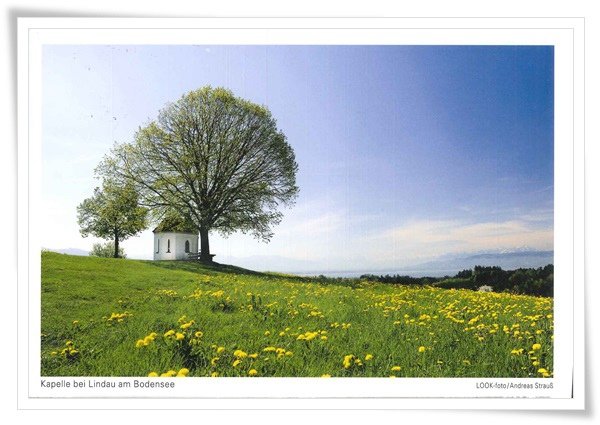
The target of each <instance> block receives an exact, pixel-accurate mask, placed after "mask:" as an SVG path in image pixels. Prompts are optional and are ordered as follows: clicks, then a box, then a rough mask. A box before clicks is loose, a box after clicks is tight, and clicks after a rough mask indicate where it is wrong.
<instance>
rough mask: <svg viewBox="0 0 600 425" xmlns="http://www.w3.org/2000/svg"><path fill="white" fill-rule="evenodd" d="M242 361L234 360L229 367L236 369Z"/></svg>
mask: <svg viewBox="0 0 600 425" xmlns="http://www.w3.org/2000/svg"><path fill="white" fill-rule="evenodd" d="M241 362H242V361H241V360H240V359H236V360H234V361H233V363H232V364H231V366H233V367H236V366H237V365H239V364H240V363H241Z"/></svg>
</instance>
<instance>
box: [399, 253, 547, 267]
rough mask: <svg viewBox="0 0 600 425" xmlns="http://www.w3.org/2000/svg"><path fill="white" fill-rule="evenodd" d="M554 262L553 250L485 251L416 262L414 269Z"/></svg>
mask: <svg viewBox="0 0 600 425" xmlns="http://www.w3.org/2000/svg"><path fill="white" fill-rule="evenodd" d="M553 263H554V251H537V250H519V251H511V252H486V253H480V254H471V255H464V256H456V257H449V258H448V257H445V258H440V259H436V260H432V261H428V262H425V263H421V264H418V265H416V266H414V267H411V269H414V270H457V271H459V270H463V269H472V268H473V267H475V266H499V267H501V268H503V269H504V270H513V269H518V268H537V267H543V266H545V265H547V264H553Z"/></svg>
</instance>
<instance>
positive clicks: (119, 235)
mask: <svg viewBox="0 0 600 425" xmlns="http://www.w3.org/2000/svg"><path fill="white" fill-rule="evenodd" d="M147 217H148V210H147V209H146V208H144V207H142V206H140V205H139V204H138V194H137V192H136V191H135V188H134V186H133V185H132V184H127V183H125V184H120V183H118V182H115V181H112V180H105V181H104V182H103V184H102V188H99V187H97V188H96V189H94V195H93V196H92V197H91V198H87V199H85V200H84V201H83V202H82V203H81V204H79V206H78V207H77V220H78V223H79V227H80V230H79V231H80V233H81V235H82V236H83V237H87V236H88V235H93V236H96V237H98V238H101V239H111V240H112V241H113V243H114V254H113V256H114V257H115V258H118V257H119V252H120V249H119V242H121V241H124V240H125V239H127V238H129V237H130V236H134V235H136V234H137V233H139V232H141V231H142V230H144V229H145V228H146V227H147V225H148V224H147Z"/></svg>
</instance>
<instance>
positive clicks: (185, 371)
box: [177, 367, 190, 378]
mask: <svg viewBox="0 0 600 425" xmlns="http://www.w3.org/2000/svg"><path fill="white" fill-rule="evenodd" d="M188 373H190V370H189V369H188V368H185V367H183V368H181V369H179V372H177V377H178V378H184V377H186V376H187V375H188Z"/></svg>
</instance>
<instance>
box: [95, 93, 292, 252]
mask: <svg viewBox="0 0 600 425" xmlns="http://www.w3.org/2000/svg"><path fill="white" fill-rule="evenodd" d="M297 170H298V165H297V164H296V161H295V155H294V151H293V150H292V148H291V146H290V145H289V144H288V143H287V140H286V136H285V135H284V134H283V132H281V131H280V130H279V129H278V128H277V124H276V121H275V119H274V118H273V116H272V115H271V112H270V111H269V110H268V109H267V108H266V107H264V106H260V105H257V104H254V103H252V102H249V101H247V100H244V99H241V98H238V97H235V96H234V95H233V93H232V92H231V91H229V90H226V89H223V88H212V87H203V88H201V89H198V90H195V91H191V92H189V93H187V94H185V95H183V96H182V97H181V98H180V99H179V100H177V101H175V102H173V103H169V104H167V105H166V106H165V107H164V108H163V109H162V110H161V111H160V113H159V115H158V118H157V119H156V120H155V121H152V122H150V123H149V124H147V125H146V126H144V127H141V128H140V129H139V130H138V131H137V133H136V134H135V138H134V140H133V141H132V142H131V143H124V144H117V145H115V147H114V148H113V150H112V151H111V153H110V155H108V156H106V157H105V159H104V161H103V162H102V163H101V164H100V166H99V167H98V169H97V172H98V173H100V174H101V175H104V176H110V177H111V178H115V179H117V180H119V181H122V182H129V183H131V184H133V185H134V186H135V189H136V191H137V192H138V193H139V194H140V199H141V203H142V204H143V205H144V206H146V207H148V208H150V209H151V211H152V215H153V218H154V220H155V221H160V220H161V219H163V218H164V217H166V216H167V215H168V214H169V212H172V211H176V212H177V213H178V214H180V215H182V216H185V217H187V218H189V220H191V222H192V223H193V224H194V225H195V227H196V228H197V229H198V231H199V233H200V244H201V258H203V259H207V260H208V259H210V258H211V256H210V247H209V241H208V233H209V231H211V230H216V231H218V232H220V233H221V234H223V235H228V234H230V233H232V232H235V231H241V232H243V233H250V234H252V235H253V236H255V237H256V238H258V239H261V240H264V241H269V240H270V238H271V237H272V236H273V231H272V226H274V225H276V224H278V223H279V222H280V221H281V219H282V216H283V215H282V212H281V211H280V210H279V207H280V205H287V206H289V205H292V204H293V202H294V200H295V198H296V196H297V193H298V187H297V186H296V172H297Z"/></svg>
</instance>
